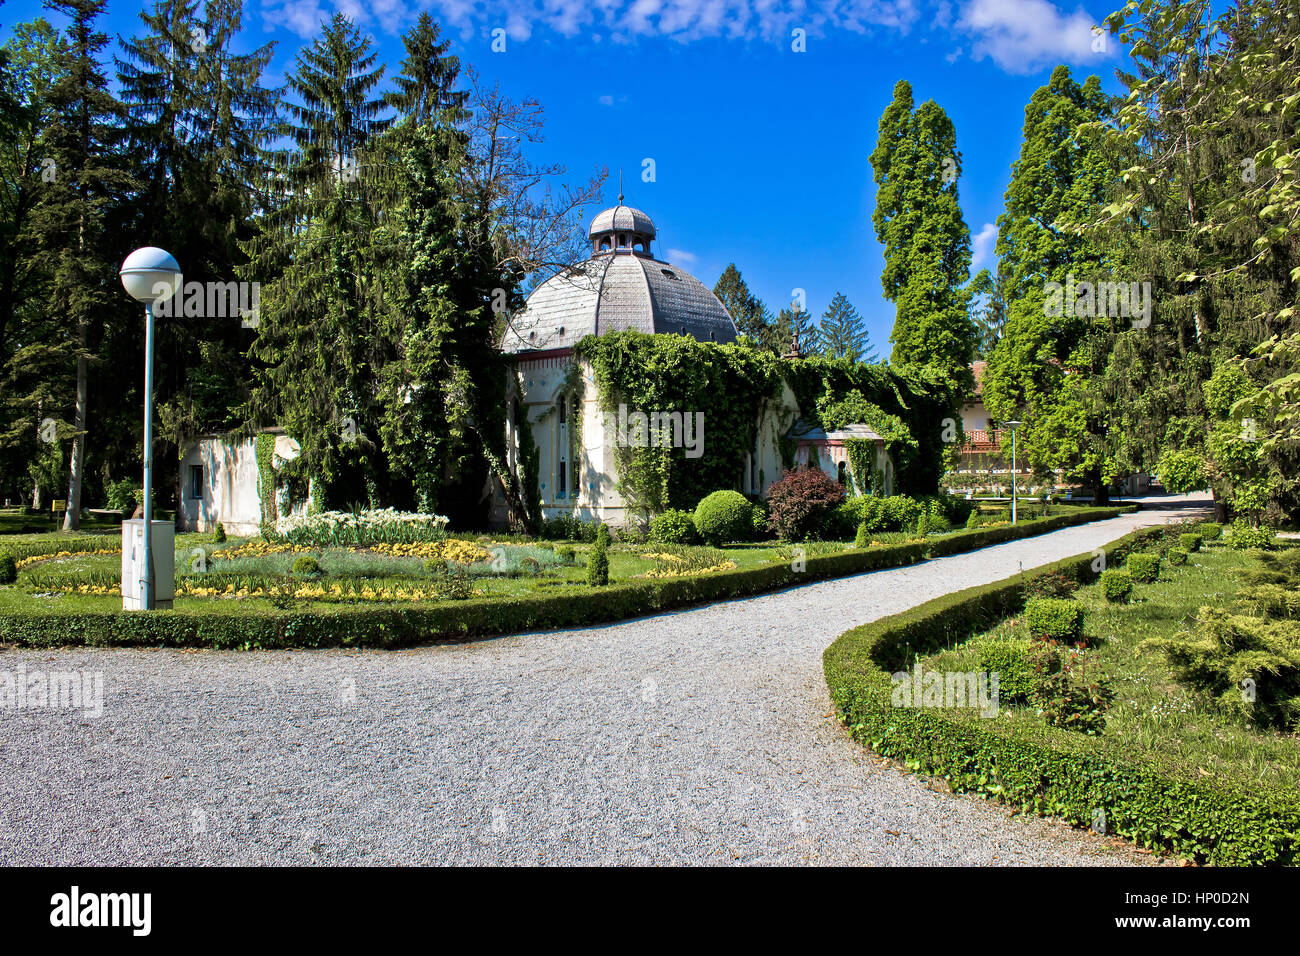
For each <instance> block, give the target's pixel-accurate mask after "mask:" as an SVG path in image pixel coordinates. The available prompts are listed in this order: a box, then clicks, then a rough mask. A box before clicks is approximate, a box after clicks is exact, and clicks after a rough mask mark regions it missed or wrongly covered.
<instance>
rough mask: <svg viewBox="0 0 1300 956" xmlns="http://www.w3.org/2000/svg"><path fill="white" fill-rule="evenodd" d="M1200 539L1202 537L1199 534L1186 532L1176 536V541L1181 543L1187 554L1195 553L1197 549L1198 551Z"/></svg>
mask: <svg viewBox="0 0 1300 956" xmlns="http://www.w3.org/2000/svg"><path fill="white" fill-rule="evenodd" d="M1202 541H1203V539H1202V538H1201V536H1200V535H1199V534H1192V533H1188V534H1180V535H1179V536H1178V543H1179V544H1180V545H1182V547H1183V550H1184V551H1186V552H1187V553H1188V554H1195V553H1196V552H1197V551H1200V550H1201V544H1202Z"/></svg>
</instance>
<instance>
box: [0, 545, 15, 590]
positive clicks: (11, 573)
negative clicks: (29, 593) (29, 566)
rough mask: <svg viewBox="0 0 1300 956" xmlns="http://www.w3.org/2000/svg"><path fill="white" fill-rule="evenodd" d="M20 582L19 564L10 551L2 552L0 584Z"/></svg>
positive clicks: (0, 554)
mask: <svg viewBox="0 0 1300 956" xmlns="http://www.w3.org/2000/svg"><path fill="white" fill-rule="evenodd" d="M17 580H18V562H17V561H15V560H14V556H13V555H12V554H10V553H9V552H8V551H0V584H13V583H14V582H15V581H17Z"/></svg>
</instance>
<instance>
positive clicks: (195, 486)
mask: <svg viewBox="0 0 1300 956" xmlns="http://www.w3.org/2000/svg"><path fill="white" fill-rule="evenodd" d="M190 497H191V498H202V497H203V466H202V465H190Z"/></svg>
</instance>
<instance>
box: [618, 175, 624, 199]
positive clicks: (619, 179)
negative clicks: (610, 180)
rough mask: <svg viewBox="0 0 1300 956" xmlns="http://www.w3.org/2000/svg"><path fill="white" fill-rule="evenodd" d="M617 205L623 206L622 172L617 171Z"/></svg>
mask: <svg viewBox="0 0 1300 956" xmlns="http://www.w3.org/2000/svg"><path fill="white" fill-rule="evenodd" d="M618 204H619V205H620V206H621V205H623V170H621V169H620V170H619V171H618Z"/></svg>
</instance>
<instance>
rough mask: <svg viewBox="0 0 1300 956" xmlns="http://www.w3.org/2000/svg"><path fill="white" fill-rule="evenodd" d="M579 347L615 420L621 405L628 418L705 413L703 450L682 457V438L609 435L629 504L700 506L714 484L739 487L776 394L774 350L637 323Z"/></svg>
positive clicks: (643, 508)
mask: <svg viewBox="0 0 1300 956" xmlns="http://www.w3.org/2000/svg"><path fill="white" fill-rule="evenodd" d="M574 354H575V357H577V358H578V359H580V360H585V361H587V362H588V363H590V365H591V368H592V372H593V377H594V379H595V382H596V388H597V397H598V402H599V405H600V408H601V410H602V411H603V412H604V413H605V414H606V415H607V416H614V420H615V421H618V419H619V412H620V406H622V408H623V410H624V420H626V417H625V416H626V415H627V414H634V413H637V412H640V413H643V414H646V415H651V414H655V413H672V412H678V413H681V414H682V416H683V417H685V416H687V415H690V416H696V414H697V413H702V414H703V419H702V421H703V434H702V436H701V435H695V437H696V438H698V439H700V440H699V443H698V452H699V454H698V457H690V458H688V457H687V456H686V453H687V448H686V447H685V445H686V441H685V438H684V437H683V440H682V442H681V445H682V447H663V446H659V447H656V446H654V445H652V444H647V445H645V446H639V445H637V444H635V443H629V442H628V441H620V440H619V439H617V438H616V437H615V436H613V435H610V436H607V438H608V441H609V442H610V444H612V445H613V446H614V452H615V460H616V462H617V465H618V485H617V487H618V491H619V493H620V494H621V495H622V496H623V498H624V500H625V501H626V502H627V503H628V505H629V506H630V507H631V508H632V509H633V510H635V511H637V512H639V513H641V515H642V516H643V517H644V516H646V515H649V514H655V513H658V512H660V511H663V510H664V509H666V508H694V507H695V505H696V504H697V503H698V502H699V500H700V499H701V498H703V497H704V496H705V495H707V494H709V493H710V492H713V491H718V490H721V489H730V488H736V487H738V486H739V484H740V480H741V476H742V475H743V473H744V468H745V456H746V455H747V454H750V453H751V452H752V451H753V450H754V447H755V444H756V442H757V437H758V425H759V419H760V417H761V413H762V411H763V410H764V409H765V408H767V407H769V406H770V405H771V404H772V403H774V402H775V401H776V399H777V397H778V396H779V394H780V387H781V375H780V365H779V362H778V360H777V359H776V358H774V357H773V356H771V355H769V354H766V353H762V352H759V351H757V350H754V349H749V348H745V347H743V346H737V345H717V344H714V343H711V342H700V341H697V340H696V339H694V338H691V337H689V336H684V335H646V334H644V333H641V332H615V333H609V334H606V335H602V336H599V337H596V336H587V337H586V338H584V339H583V340H582V341H581V342H579V343H578V344H577V346H576V347H575V349H574ZM698 420H699V419H698V418H694V417H693V418H692V419H691V421H692V423H694V422H695V421H698ZM625 437H630V436H625Z"/></svg>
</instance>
